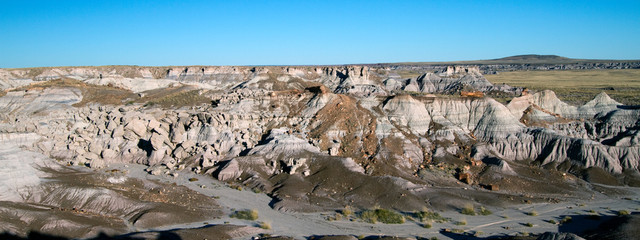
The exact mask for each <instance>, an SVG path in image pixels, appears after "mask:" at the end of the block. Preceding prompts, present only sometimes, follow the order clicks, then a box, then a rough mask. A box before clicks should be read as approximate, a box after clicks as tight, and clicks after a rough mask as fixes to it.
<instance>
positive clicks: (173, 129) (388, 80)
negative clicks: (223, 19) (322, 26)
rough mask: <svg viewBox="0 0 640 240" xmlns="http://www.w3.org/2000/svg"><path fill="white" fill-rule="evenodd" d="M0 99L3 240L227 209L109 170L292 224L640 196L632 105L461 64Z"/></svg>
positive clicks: (259, 71)
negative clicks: (375, 213)
mask: <svg viewBox="0 0 640 240" xmlns="http://www.w3.org/2000/svg"><path fill="white" fill-rule="evenodd" d="M414 70H415V69H414ZM0 87H1V88H2V89H3V90H4V92H3V93H2V95H3V96H2V97H0V109H1V110H0V138H1V139H2V141H3V142H4V143H5V144H4V145H3V148H2V149H0V159H1V160H2V161H3V167H0V172H2V173H4V174H3V176H2V177H1V178H0V193H1V195H0V200H2V202H0V209H1V210H2V214H3V217H2V219H1V220H0V223H1V224H0V226H1V227H0V229H2V230H4V231H7V232H11V233H16V234H24V233H25V232H28V231H29V230H37V231H42V232H48V233H53V234H62V235H63V236H68V237H92V236H95V235H96V234H97V233H99V232H106V233H109V234H124V233H127V232H134V231H136V230H141V229H154V228H157V227H161V226H165V225H173V224H177V223H189V222H194V221H202V220H206V219H211V217H216V216H217V217H219V216H220V215H221V214H220V213H221V212H224V211H228V210H225V209H224V207H222V208H221V207H219V206H218V205H217V203H216V201H215V199H212V198H210V197H206V196H205V195H202V194H197V193H195V192H190V190H189V189H186V188H184V189H183V188H181V187H180V186H175V185H173V186H171V187H170V186H169V185H166V186H165V185H163V183H160V182H147V181H148V180H135V179H137V178H129V177H127V175H126V173H123V171H124V172H126V168H125V169H114V168H113V166H115V164H142V165H145V166H146V171H147V172H148V174H151V175H158V176H167V177H172V178H177V177H178V176H180V174H184V173H185V172H189V173H190V174H191V173H193V174H198V176H202V178H204V177H207V176H210V177H214V178H216V179H218V180H219V181H221V182H226V183H227V184H228V185H230V186H235V187H236V188H242V187H244V188H249V189H253V190H254V191H255V192H261V193H264V194H267V196H268V197H269V198H270V199H271V200H270V203H269V206H270V207H271V208H273V209H275V210H278V211H280V212H292V213H301V212H310V213H317V212H332V211H342V210H344V209H345V207H346V206H348V207H349V208H351V209H354V210H356V211H359V210H366V209H373V208H383V209H393V210H395V211H401V212H407V213H408V212H415V211H422V210H424V209H432V210H434V211H445V212H446V211H454V212H457V211H459V210H461V209H463V208H464V207H465V206H469V205H471V206H482V207H486V208H490V209H505V208H509V207H510V206H516V205H518V204H531V203H558V202H567V201H568V202H571V201H576V199H581V200H585V199H586V200H588V199H592V200H598V199H600V200H602V199H606V198H610V197H614V198H616V197H621V196H633V194H632V193H631V192H629V191H630V190H629V189H634V188H635V187H639V186H640V174H639V173H638V165H639V163H640V144H639V141H640V109H639V108H638V107H637V106H624V105H622V104H620V103H618V102H616V101H615V100H613V99H611V98H610V97H609V96H608V95H607V94H606V93H604V92H603V93H601V94H600V95H598V96H597V97H596V98H594V99H593V100H592V101H590V102H588V103H586V104H584V105H582V106H571V105H569V104H566V103H564V102H562V101H561V100H560V99H558V98H557V97H556V96H555V94H554V93H553V92H551V91H542V92H531V91H528V90H526V89H522V88H514V87H510V86H506V85H500V86H497V85H493V84H491V83H490V82H488V81H487V80H486V79H485V78H484V77H483V76H482V74H481V73H480V70H479V69H478V67H473V66H469V67H460V66H456V67H442V68H435V69H432V68H429V71H426V70H424V71H423V72H421V73H420V74H417V75H413V74H412V75H407V73H406V72H404V71H402V70H400V69H398V68H393V67H384V66H381V67H372V66H326V67H196V66H191V67H135V66H112V67H111V66H107V67H67V68H33V69H0ZM491 96H501V97H504V96H509V97H510V98H512V99H511V100H510V101H509V102H508V103H506V104H505V103H501V102H498V101H496V100H494V99H493V98H491ZM50 158H52V159H55V161H51V160H50ZM56 162H57V163H58V164H55V163H56ZM77 166H82V167H89V168H91V169H94V170H93V171H87V169H86V168H84V170H83V168H78V167H77ZM105 170H106V172H105ZM92 172H93V173H94V174H92ZM18 173H19V174H18ZM98 173H100V174H98ZM7 176H8V177H7ZM77 181H81V182H82V183H81V184H78V182H77ZM79 185H80V186H79ZM136 193H140V194H136ZM142 193H144V194H142ZM636 204H637V201H636ZM52 209H54V210H55V209H57V210H55V211H57V212H55V211H54V210H52ZM52 211H54V212H55V213H52ZM5 216H8V217H5ZM104 216H109V218H104ZM42 218H50V221H47V222H43V221H42V220H41V219H42ZM87 219H89V220H90V221H88V220H87ZM272 220H273V221H274V222H275V221H277V220H276V219H272ZM218 228H221V227H220V226H218ZM227 228H229V229H226V230H225V229H223V230H224V231H223V230H221V231H222V232H225V234H228V235H225V236H229V237H240V236H251V235H253V234H258V233H260V232H263V231H262V230H261V229H258V228H243V227H242V226H240V225H237V226H235V225H234V226H233V227H232V226H229V227H227ZM61 229H64V230H61ZM83 229H84V230H83ZM86 229H88V230H86ZM85 230H86V231H85ZM218 230H219V229H218ZM229 232H231V233H233V234H236V235H233V234H230V235H229ZM280 233H282V232H280ZM285 235H286V232H285ZM291 235H292V236H298V235H303V236H309V235H304V234H299V233H292V234H291ZM310 235H311V234H310ZM412 236H414V237H415V236H418V235H417V234H416V235H412ZM445 236H446V235H445Z"/></svg>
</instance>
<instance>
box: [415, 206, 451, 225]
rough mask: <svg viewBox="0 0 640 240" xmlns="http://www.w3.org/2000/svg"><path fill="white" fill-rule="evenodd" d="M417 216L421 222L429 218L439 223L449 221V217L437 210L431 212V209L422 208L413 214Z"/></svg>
mask: <svg viewBox="0 0 640 240" xmlns="http://www.w3.org/2000/svg"><path fill="white" fill-rule="evenodd" d="M413 215H414V216H415V217H416V218H418V219H420V222H425V221H427V220H433V221H435V222H438V223H443V222H447V221H449V219H447V218H445V217H442V216H440V214H439V213H437V212H431V211H429V210H426V209H425V210H422V211H419V212H415V213H414V214H413Z"/></svg>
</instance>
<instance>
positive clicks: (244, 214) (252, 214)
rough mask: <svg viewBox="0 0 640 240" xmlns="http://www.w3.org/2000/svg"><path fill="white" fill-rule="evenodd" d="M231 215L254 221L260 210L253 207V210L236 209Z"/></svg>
mask: <svg viewBox="0 0 640 240" xmlns="http://www.w3.org/2000/svg"><path fill="white" fill-rule="evenodd" d="M229 216H230V217H232V218H237V219H244V220H252V221H254V220H256V219H258V210H255V209H251V210H240V211H235V212H233V213H232V214H231V215H229Z"/></svg>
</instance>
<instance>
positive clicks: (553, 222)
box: [547, 219, 558, 225]
mask: <svg viewBox="0 0 640 240" xmlns="http://www.w3.org/2000/svg"><path fill="white" fill-rule="evenodd" d="M547 222H548V223H551V224H554V225H555V224H558V222H557V221H556V220H555V219H551V220H547Z"/></svg>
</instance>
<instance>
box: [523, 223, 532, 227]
mask: <svg viewBox="0 0 640 240" xmlns="http://www.w3.org/2000/svg"><path fill="white" fill-rule="evenodd" d="M524 225H525V226H527V227H533V223H525V224H524Z"/></svg>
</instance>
